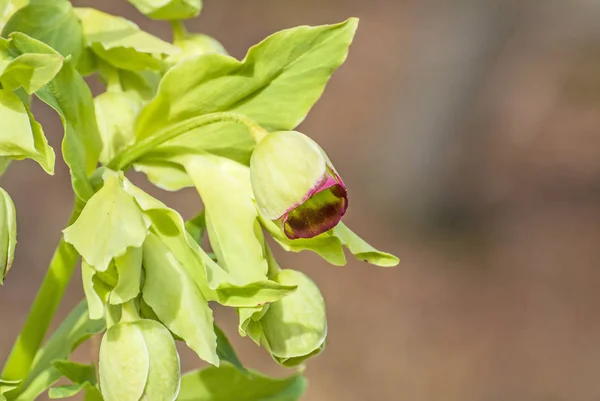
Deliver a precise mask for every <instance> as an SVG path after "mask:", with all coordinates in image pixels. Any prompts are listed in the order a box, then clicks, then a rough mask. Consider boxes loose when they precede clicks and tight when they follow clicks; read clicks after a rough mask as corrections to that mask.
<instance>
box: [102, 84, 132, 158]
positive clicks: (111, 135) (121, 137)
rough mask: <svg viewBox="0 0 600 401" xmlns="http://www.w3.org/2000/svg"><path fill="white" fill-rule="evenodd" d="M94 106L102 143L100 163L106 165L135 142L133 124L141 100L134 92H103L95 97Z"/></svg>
mask: <svg viewBox="0 0 600 401" xmlns="http://www.w3.org/2000/svg"><path fill="white" fill-rule="evenodd" d="M94 106H95V110H96V118H97V121H98V129H99V131H100V136H101V137H102V143H103V146H102V152H101V153H100V161H101V162H102V163H103V164H106V163H108V162H109V161H110V160H111V159H112V158H113V157H115V155H116V154H117V153H119V151H121V150H122V149H123V148H124V147H126V146H127V145H130V144H131V143H132V142H133V141H134V140H135V137H134V134H133V123H134V121H135V117H136V116H137V114H138V112H139V111H140V109H141V108H142V100H141V99H140V97H139V96H138V95H137V94H136V93H134V92H104V93H102V94H100V95H98V96H96V98H95V99H94Z"/></svg>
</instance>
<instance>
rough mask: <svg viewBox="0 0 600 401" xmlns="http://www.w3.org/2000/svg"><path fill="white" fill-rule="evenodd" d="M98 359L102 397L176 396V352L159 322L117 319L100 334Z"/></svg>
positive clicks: (123, 400) (124, 400)
mask: <svg viewBox="0 0 600 401" xmlns="http://www.w3.org/2000/svg"><path fill="white" fill-rule="evenodd" d="M126 305H127V304H126ZM124 313H125V310H124ZM136 313H137V312H136ZM99 359H100V360H99V362H100V363H99V368H100V369H99V370H100V388H101V391H102V396H103V397H104V400H106V401H128V400H131V401H153V400H165V401H173V400H175V399H176V398H177V394H178V393H179V386H180V383H181V372H180V366H179V355H178V354H177V349H176V348H175V341H174V340H173V337H172V336H171V333H170V332H169V330H167V329H166V328H165V327H164V326H163V325H162V324H160V323H158V322H155V321H153V320H147V319H141V320H133V321H129V320H127V319H126V320H125V321H124V320H121V322H119V323H117V324H115V325H114V326H112V327H111V328H109V329H108V330H107V331H106V333H105V334H104V337H102V343H101V345H100V358H99Z"/></svg>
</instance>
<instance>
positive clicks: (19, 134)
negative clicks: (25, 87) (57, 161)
mask: <svg viewBox="0 0 600 401" xmlns="http://www.w3.org/2000/svg"><path fill="white" fill-rule="evenodd" d="M0 121H2V130H0V156H7V157H10V158H12V159H16V160H22V159H25V158H30V159H33V160H35V161H36V162H37V163H38V164H39V165H40V166H41V167H42V168H43V169H44V170H45V171H46V172H47V173H48V174H54V151H53V150H52V148H51V147H50V146H49V145H48V141H47V140H46V137H45V136H44V132H43V131H42V126H41V125H40V124H39V123H38V122H37V121H35V119H34V118H33V115H32V114H31V113H30V112H29V110H27V107H25V105H24V104H23V103H22V102H21V99H19V97H18V96H17V95H16V94H15V93H14V92H13V91H11V90H8V89H0Z"/></svg>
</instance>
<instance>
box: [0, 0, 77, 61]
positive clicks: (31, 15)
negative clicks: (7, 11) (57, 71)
mask: <svg viewBox="0 0 600 401" xmlns="http://www.w3.org/2000/svg"><path fill="white" fill-rule="evenodd" d="M12 32H21V33H24V34H26V35H28V36H31V37H32V38H35V39H37V40H39V41H41V42H44V43H46V44H47V45H49V46H50V47H52V48H53V49H55V50H56V51H57V52H59V53H60V54H61V55H63V56H64V57H67V56H71V57H72V58H73V60H74V63H75V64H77V62H78V61H79V58H80V57H81V54H82V52H83V48H84V44H83V34H82V29H81V24H80V23H79V21H78V19H77V17H76V16H75V13H74V12H73V7H72V6H71V3H70V2H69V1H66V0H54V1H32V2H30V3H29V4H27V5H26V6H25V7H23V8H21V9H19V10H18V11H16V12H15V13H14V14H13V15H12V16H11V17H10V19H9V20H8V21H7V23H6V25H5V26H4V28H3V29H2V36H3V37H7V36H8V35H9V34H10V33H12Z"/></svg>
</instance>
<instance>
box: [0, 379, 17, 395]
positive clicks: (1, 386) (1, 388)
mask: <svg viewBox="0 0 600 401" xmlns="http://www.w3.org/2000/svg"><path fill="white" fill-rule="evenodd" d="M20 383H21V380H4V379H0V395H2V394H4V393H7V392H9V391H11V390H14V389H15V388H17V387H19V384H20ZM0 399H2V398H1V397H0Z"/></svg>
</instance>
